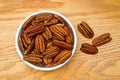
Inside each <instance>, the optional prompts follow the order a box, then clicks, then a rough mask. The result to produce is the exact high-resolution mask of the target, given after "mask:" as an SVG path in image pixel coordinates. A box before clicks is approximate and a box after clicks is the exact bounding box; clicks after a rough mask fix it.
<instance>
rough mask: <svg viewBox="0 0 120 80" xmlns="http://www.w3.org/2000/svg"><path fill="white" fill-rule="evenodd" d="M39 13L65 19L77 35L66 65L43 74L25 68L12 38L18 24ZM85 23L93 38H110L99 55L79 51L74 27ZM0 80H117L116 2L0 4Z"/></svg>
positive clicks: (119, 12) (119, 27)
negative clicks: (52, 13)
mask: <svg viewBox="0 0 120 80" xmlns="http://www.w3.org/2000/svg"><path fill="white" fill-rule="evenodd" d="M39 10H54V11H57V12H60V13H62V14H63V15H65V16H66V17H67V18H68V19H69V20H70V21H71V22H72V24H73V25H74V28H75V30H76V33H77V48H76V51H75V55H74V56H73V57H72V59H71V60H70V62H69V63H67V64H66V65H65V66H63V67H62V68H59V69H57V70H54V71H49V72H44V71H38V70H35V69H32V68H31V67H29V66H27V65H26V64H25V63H24V62H23V61H22V60H21V59H20V57H19V55H18V53H17V51H16V48H15V35H16V31H17V28H18V26H19V25H20V23H21V21H22V20H23V19H24V18H25V17H26V16H27V15H29V14H31V13H33V12H35V11H39ZM81 21H86V22H87V23H88V24H89V25H90V26H91V27H92V29H93V31H94V32H95V36H94V37H96V36H98V35H100V34H102V33H106V32H109V33H111V37H112V38H113V39H112V41H111V42H110V43H107V44H105V45H102V46H100V47H98V48H99V53H98V54H96V55H88V54H84V53H82V52H81V51H80V50H79V48H80V46H81V44H82V43H83V42H88V43H91V41H92V39H91V40H90V39H86V38H84V37H83V36H82V35H81V34H80V33H79V32H78V30H77V27H76V25H77V24H78V23H79V22H81ZM0 80H120V0H0Z"/></svg>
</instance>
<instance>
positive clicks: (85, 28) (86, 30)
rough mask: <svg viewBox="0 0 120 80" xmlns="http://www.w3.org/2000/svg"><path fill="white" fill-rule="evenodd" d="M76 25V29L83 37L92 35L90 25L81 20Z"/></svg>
mask: <svg viewBox="0 0 120 80" xmlns="http://www.w3.org/2000/svg"><path fill="white" fill-rule="evenodd" d="M77 27H78V30H79V31H80V33H81V34H82V35H83V36H84V37H86V38H88V39H90V38H92V37H93V36H94V32H93V30H92V29H91V28H90V26H89V25H88V24H87V23H86V22H84V21H82V22H81V23H80V24H78V26H77Z"/></svg>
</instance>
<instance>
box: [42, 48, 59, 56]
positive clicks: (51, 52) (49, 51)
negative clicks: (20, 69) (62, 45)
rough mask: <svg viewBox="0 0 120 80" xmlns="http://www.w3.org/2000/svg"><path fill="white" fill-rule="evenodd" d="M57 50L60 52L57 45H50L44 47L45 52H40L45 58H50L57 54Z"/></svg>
mask: <svg viewBox="0 0 120 80" xmlns="http://www.w3.org/2000/svg"><path fill="white" fill-rule="evenodd" d="M59 52H60V49H59V48H58V47H56V46H52V47H50V48H48V49H46V50H45V52H43V53H42V55H44V57H45V58H52V57H54V56H56V54H58V53H59Z"/></svg>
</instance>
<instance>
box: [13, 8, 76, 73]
mask: <svg viewBox="0 0 120 80" xmlns="http://www.w3.org/2000/svg"><path fill="white" fill-rule="evenodd" d="M42 13H51V14H56V15H58V16H61V17H62V18H63V19H64V20H66V22H67V23H68V24H69V26H70V27H71V29H72V31H73V35H74V44H73V49H72V55H71V57H72V56H73V55H74V52H75V49H76V44H77V37H76V32H75V29H74V27H73V25H72V24H71V22H70V21H69V20H68V19H67V18H66V17H65V16H63V15H62V14H60V13H58V12H55V11H51V10H42V11H38V12H34V13H32V14H31V15H29V16H27V17H26V18H25V19H24V20H23V21H22V23H21V24H20V26H19V28H18V30H17V33H16V38H15V44H16V49H17V52H18V54H19V56H20V57H21V59H22V60H23V61H24V62H25V63H26V64H27V65H28V66H30V67H32V68H34V69H37V70H43V71H50V70H55V69H57V68H60V67H62V66H63V65H65V64H66V63H67V62H68V61H70V59H71V57H70V58H69V59H67V60H66V61H65V62H64V63H62V64H60V65H57V66H54V67H39V66H36V65H34V64H31V63H30V62H28V61H25V60H24V59H23V53H22V51H21V50H20V48H19V45H18V36H19V35H20V33H21V29H22V26H23V24H24V23H25V22H26V21H27V20H28V19H29V18H30V17H31V16H33V15H38V14H42Z"/></svg>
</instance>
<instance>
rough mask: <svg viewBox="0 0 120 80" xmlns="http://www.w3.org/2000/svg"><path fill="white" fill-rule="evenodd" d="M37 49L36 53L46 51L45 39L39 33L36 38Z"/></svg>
mask: <svg viewBox="0 0 120 80" xmlns="http://www.w3.org/2000/svg"><path fill="white" fill-rule="evenodd" d="M35 50H36V53H40V52H44V51H45V40H44V38H43V36H42V35H37V36H36V38H35Z"/></svg>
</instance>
